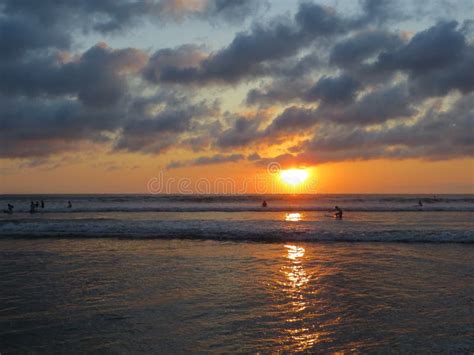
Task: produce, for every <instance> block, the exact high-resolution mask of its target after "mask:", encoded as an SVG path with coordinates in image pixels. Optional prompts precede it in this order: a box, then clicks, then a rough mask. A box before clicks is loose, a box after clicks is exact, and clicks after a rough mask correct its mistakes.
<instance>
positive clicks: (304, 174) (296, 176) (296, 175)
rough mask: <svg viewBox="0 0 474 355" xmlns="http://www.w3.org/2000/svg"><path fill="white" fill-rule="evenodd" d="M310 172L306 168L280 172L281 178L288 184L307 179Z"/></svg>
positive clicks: (299, 182) (296, 183) (298, 182)
mask: <svg viewBox="0 0 474 355" xmlns="http://www.w3.org/2000/svg"><path fill="white" fill-rule="evenodd" d="M308 176H309V173H308V170H306V169H288V170H282V171H281V172H280V177H281V179H282V180H283V181H284V182H285V183H286V184H288V185H298V184H301V183H303V182H305V181H306V179H307V178H308Z"/></svg>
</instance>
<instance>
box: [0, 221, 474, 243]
mask: <svg viewBox="0 0 474 355" xmlns="http://www.w3.org/2000/svg"><path fill="white" fill-rule="evenodd" d="M337 225H338V224H337V223H336V224H334V223H329V224H326V225H322V226H318V225H315V224H311V223H306V224H305V223H301V224H299V225H293V226H292V227H291V228H289V227H288V225H285V224H282V223H278V222H268V221H253V222H251V223H249V222H244V221H238V222H229V221H202V220H196V221H190V220H188V221H182V220H176V221H173V220H168V221H156V220H146V221H121V220H112V219H101V220H96V219H80V220H28V219H26V220H17V221H1V222H0V236H1V237H2V238H126V239H143V238H146V239H210V240H231V241H246V240H250V241H259V242H272V241H305V242H405V243H421V242H422V243H474V233H473V231H472V230H471V229H470V228H466V229H453V228H447V229H439V228H438V229H437V228H429V227H426V226H425V227H423V228H418V229H415V230H414V229H408V228H406V227H405V228H393V226H392V227H376V228H374V227H373V226H372V227H370V226H368V227H367V228H366V229H360V228H359V229H342V228H340V227H338V226H337Z"/></svg>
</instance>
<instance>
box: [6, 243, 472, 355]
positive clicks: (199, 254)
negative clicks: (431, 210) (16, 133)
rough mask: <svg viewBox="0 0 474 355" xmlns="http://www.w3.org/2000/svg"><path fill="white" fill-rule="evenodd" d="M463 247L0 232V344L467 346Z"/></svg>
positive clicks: (27, 347) (44, 347) (114, 348)
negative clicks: (25, 235) (8, 235)
mask: <svg viewBox="0 0 474 355" xmlns="http://www.w3.org/2000/svg"><path fill="white" fill-rule="evenodd" d="M473 259H474V246H473V245H472V244H426V243H403V244H401V243H370V242H367V243H346V242H338V243H305V242H291V243H285V242H277V243H254V242H239V243H235V242H222V241H211V240H208V241H199V240H160V239H153V240H132V239H126V240H122V239H102V238H99V239H83V238H78V239H15V238H7V239H0V270H1V273H0V303H1V304H2V307H1V310H0V352H1V353H2V354H7V353H11V352H22V353H23V352H43V353H51V352H71V351H74V352H81V351H87V352H93V351H96V352H99V351H101V352H102V351H107V352H136V351H143V352H148V353H152V352H154V353H156V352H161V353H166V352H174V353H176V352H190V351H193V352H196V351H201V352H256V351H261V352H273V351H311V352H330V351H331V352H332V351H346V352H351V351H356V352H368V351H376V352H381V351H391V352H439V351H441V352H465V353H472V352H473V351H474V337H473V334H474V333H473V332H474V317H473V300H474V299H473V296H472V295H473V294H474V288H473V285H474V276H473V275H474V266H473V263H472V260H473Z"/></svg>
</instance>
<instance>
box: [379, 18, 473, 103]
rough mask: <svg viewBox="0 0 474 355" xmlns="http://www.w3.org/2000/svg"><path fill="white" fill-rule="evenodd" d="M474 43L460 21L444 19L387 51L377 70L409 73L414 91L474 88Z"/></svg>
mask: <svg viewBox="0 0 474 355" xmlns="http://www.w3.org/2000/svg"><path fill="white" fill-rule="evenodd" d="M473 65H474V45H473V44H472V43H469V42H468V41H467V39H466V36H465V34H464V33H462V32H461V30H460V29H459V24H458V23H457V22H456V21H450V22H440V23H438V24H436V25H435V26H432V27H430V28H429V29H427V30H425V31H421V32H419V33H417V34H416V35H415V36H413V38H412V39H411V40H410V41H409V42H408V43H407V44H406V45H404V46H402V47H400V48H398V49H397V50H394V51H387V52H383V53H381V54H380V55H379V57H378V60H377V62H376V63H375V64H374V65H373V68H374V70H380V71H402V72H405V73H407V75H408V76H409V83H410V85H411V89H412V93H413V94H414V95H417V96H420V97H430V96H443V95H446V94H448V93H449V92H450V91H451V90H456V89H457V90H459V91H461V92H463V93H469V92H471V91H472V90H474V74H472V72H473V71H472V70H470V69H469V68H472V66H473Z"/></svg>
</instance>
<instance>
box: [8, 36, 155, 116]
mask: <svg viewBox="0 0 474 355" xmlns="http://www.w3.org/2000/svg"><path fill="white" fill-rule="evenodd" d="M146 61H147V55H146V54H145V53H144V52H142V51H140V50H137V49H134V48H125V49H116V50H114V49H111V48H109V47H108V46H107V45H106V44H104V43H99V44H97V45H96V46H94V47H91V48H90V49H89V50H87V51H86V52H84V53H83V54H82V55H81V56H80V57H77V58H72V59H71V60H70V61H66V62H61V61H58V59H57V58H54V57H51V56H45V57H38V58H32V59H28V60H25V61H19V62H10V63H0V76H1V78H2V80H1V81H0V93H1V94H3V95H5V96H11V95H27V96H32V97H58V96H64V95H74V96H76V97H77V98H78V99H79V100H80V101H82V102H83V103H84V104H85V105H88V106H96V107H101V106H111V105H114V104H116V103H118V101H119V100H120V99H122V98H123V97H124V95H126V94H127V89H128V85H127V82H126V76H127V75H128V74H133V73H137V72H138V71H140V70H141V69H142V67H143V66H144V65H145V63H146ZM39 68H41V69H39Z"/></svg>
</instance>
